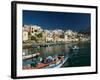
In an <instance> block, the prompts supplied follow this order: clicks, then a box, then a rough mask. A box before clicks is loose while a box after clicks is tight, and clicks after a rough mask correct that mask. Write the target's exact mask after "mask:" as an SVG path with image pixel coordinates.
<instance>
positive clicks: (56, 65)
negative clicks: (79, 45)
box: [23, 56, 68, 69]
mask: <svg viewBox="0 0 100 80" xmlns="http://www.w3.org/2000/svg"><path fill="white" fill-rule="evenodd" d="M59 57H60V59H58V60H56V61H52V62H49V63H38V64H37V65H36V66H35V67H32V66H29V65H26V66H23V69H46V68H60V67H61V66H63V64H64V63H65V62H66V61H67V60H68V56H67V57H64V56H59ZM32 63H33V62H32V61H28V62H27V63H26V64H32Z"/></svg>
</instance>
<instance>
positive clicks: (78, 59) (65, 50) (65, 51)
mask: <svg viewBox="0 0 100 80" xmlns="http://www.w3.org/2000/svg"><path fill="white" fill-rule="evenodd" d="M73 45H77V46H79V49H78V50H70V48H71V47H72V46H73ZM23 52H25V55H29V54H35V53H37V52H40V53H41V56H42V57H43V58H46V57H48V56H54V55H60V54H62V55H64V56H68V57H69V59H68V61H67V62H65V64H64V65H63V67H66V66H69V67H72V66H90V62H91V61H90V59H91V58H90V53H91V52H90V43H88V42H85V43H70V44H63V45H54V46H48V47H39V48H28V49H23ZM23 63H24V61H23Z"/></svg>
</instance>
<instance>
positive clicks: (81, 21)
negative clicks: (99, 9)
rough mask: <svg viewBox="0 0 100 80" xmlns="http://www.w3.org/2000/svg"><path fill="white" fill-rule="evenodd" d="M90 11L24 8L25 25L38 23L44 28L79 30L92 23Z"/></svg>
mask: <svg viewBox="0 0 100 80" xmlns="http://www.w3.org/2000/svg"><path fill="white" fill-rule="evenodd" d="M90 20H91V15H90V14H89V13H68V12H47V11H30V10H29V11H28V10H23V25H38V26H41V27H42V28H43V29H48V30H54V29H62V30H67V29H71V30H74V31H79V30H82V29H85V28H87V27H91V24H90Z"/></svg>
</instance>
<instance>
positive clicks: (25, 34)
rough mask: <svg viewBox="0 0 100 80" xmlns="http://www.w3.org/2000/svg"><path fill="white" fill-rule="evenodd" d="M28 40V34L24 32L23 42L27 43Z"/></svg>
mask: <svg viewBox="0 0 100 80" xmlns="http://www.w3.org/2000/svg"><path fill="white" fill-rule="evenodd" d="M27 40H28V32H27V31H23V41H27Z"/></svg>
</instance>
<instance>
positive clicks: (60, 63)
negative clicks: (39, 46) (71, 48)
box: [44, 57, 68, 68]
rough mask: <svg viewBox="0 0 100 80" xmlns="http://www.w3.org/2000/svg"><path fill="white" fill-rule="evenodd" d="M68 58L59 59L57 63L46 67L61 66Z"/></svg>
mask: <svg viewBox="0 0 100 80" xmlns="http://www.w3.org/2000/svg"><path fill="white" fill-rule="evenodd" d="M67 60H68V57H65V58H64V60H59V61H58V62H57V63H56V64H50V65H49V66H47V67H44V68H60V67H61V66H63V64H64V63H65V62H66V61H67Z"/></svg>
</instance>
